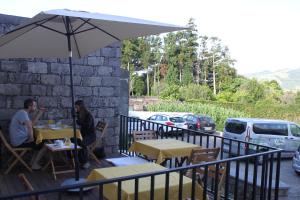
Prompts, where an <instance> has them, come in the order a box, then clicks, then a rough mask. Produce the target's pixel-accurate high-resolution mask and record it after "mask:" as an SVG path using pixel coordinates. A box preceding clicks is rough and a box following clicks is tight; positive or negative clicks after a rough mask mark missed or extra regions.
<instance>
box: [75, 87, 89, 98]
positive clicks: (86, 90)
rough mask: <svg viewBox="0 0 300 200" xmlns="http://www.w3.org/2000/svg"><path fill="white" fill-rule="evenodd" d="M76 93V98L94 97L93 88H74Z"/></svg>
mask: <svg viewBox="0 0 300 200" xmlns="http://www.w3.org/2000/svg"><path fill="white" fill-rule="evenodd" d="M74 93H75V95H76V96H83V97H89V96H92V95H93V90H92V88H91V87H80V86H76V87H74Z"/></svg>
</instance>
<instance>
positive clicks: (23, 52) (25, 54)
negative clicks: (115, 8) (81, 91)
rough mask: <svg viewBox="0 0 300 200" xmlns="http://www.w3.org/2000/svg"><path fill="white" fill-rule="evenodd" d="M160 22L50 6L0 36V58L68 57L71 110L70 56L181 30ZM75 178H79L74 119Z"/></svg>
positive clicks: (71, 73) (71, 77)
mask: <svg viewBox="0 0 300 200" xmlns="http://www.w3.org/2000/svg"><path fill="white" fill-rule="evenodd" d="M183 29H186V27H182V26H176V25H170V24H164V23H159V22H153V21H147V20H141V19H135V18H128V17H121V16H114V15H106V14H99V13H89V12H85V11H72V10H50V11H45V12H41V13H39V14H37V15H36V16H34V17H33V18H31V19H29V20H28V21H27V22H26V23H24V24H21V25H19V26H17V27H16V28H15V29H14V30H12V31H10V32H8V33H6V34H4V35H3V36H1V37H0V58H66V57H68V58H69V66H70V83H71V97H72V113H75V111H74V93H73V72H72V57H75V58H81V57H84V56H85V55H87V54H89V53H92V52H94V51H96V50H97V49H100V48H102V47H105V46H107V45H108V44H111V43H113V42H117V41H122V40H124V39H130V38H135V37H140V36H145V35H153V34H159V33H164V32H171V31H177V30H183ZM73 131H74V138H75V179H76V181H77V180H79V165H78V155H77V140H76V122H75V115H74V114H73Z"/></svg>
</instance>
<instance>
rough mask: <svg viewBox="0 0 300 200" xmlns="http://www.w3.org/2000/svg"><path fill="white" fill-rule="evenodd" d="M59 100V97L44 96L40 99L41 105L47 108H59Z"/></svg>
mask: <svg viewBox="0 0 300 200" xmlns="http://www.w3.org/2000/svg"><path fill="white" fill-rule="evenodd" d="M58 100H59V98H57V97H46V96H42V97H39V98H38V102H39V104H40V105H43V106H45V107H46V108H57V106H58Z"/></svg>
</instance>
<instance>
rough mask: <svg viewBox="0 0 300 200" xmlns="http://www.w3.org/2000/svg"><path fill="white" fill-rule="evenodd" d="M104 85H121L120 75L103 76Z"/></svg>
mask: <svg viewBox="0 0 300 200" xmlns="http://www.w3.org/2000/svg"><path fill="white" fill-rule="evenodd" d="M102 86H103V87H105V86H120V78H119V77H103V78H102Z"/></svg>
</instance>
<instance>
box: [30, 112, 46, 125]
mask: <svg viewBox="0 0 300 200" xmlns="http://www.w3.org/2000/svg"><path fill="white" fill-rule="evenodd" d="M45 110H46V109H45V108H40V109H39V111H38V113H37V114H36V116H35V117H34V118H33V119H32V123H31V127H32V126H34V125H36V123H37V121H38V120H39V119H40V117H41V116H42V115H43V113H44V112H45Z"/></svg>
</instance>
